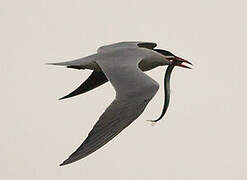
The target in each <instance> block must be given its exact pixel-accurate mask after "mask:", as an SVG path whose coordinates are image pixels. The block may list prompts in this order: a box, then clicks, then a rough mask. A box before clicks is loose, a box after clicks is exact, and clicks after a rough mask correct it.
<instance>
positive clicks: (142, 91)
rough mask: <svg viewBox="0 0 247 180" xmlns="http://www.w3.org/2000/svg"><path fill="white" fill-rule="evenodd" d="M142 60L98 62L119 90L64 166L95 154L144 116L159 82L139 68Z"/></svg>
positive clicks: (110, 59) (116, 89) (123, 58)
mask: <svg viewBox="0 0 247 180" xmlns="http://www.w3.org/2000/svg"><path fill="white" fill-rule="evenodd" d="M140 60H141V59H140V58H138V57H133V56H131V57H129V58H128V57H118V59H114V58H108V59H106V60H103V59H102V60H100V61H97V63H98V64H99V66H100V67H101V69H102V71H103V72H104V73H105V75H106V77H107V78H108V79H109V81H110V82H111V84H112V85H113V87H114V89H115V91H116V97H115V100H114V101H113V102H112V103H111V105H110V106H109V107H108V108H107V109H106V110H105V112H104V113H103V114H102V115H101V117H100V118H99V120H98V121H97V123H96V124H95V125H94V127H93V129H92V130H91V132H90V133H89V134H88V137H87V138H86V139H85V141H84V142H83V143H82V145H81V146H80V147H79V148H78V149H77V150H76V151H75V152H74V153H73V154H72V155H70V156H69V158H68V159H67V160H65V161H64V162H63V163H62V164H61V165H66V164H70V163H72V162H75V161H77V160H79V159H82V158H84V157H86V156H88V155H89V154H91V153H93V152H94V151H96V150H97V149H99V148H100V147H102V146H103V145H105V144H106V143H107V142H109V141H110V140H111V139H113V138H114V137H115V136H116V135H118V134H119V133H120V132H121V131H122V130H123V129H124V128H126V127H127V126H129V125H130V124H131V123H132V122H133V121H134V120H135V119H137V118H138V117H139V116H140V115H141V113H142V112H143V111H144V109H145V107H146V106H147V104H148V102H149V101H150V100H151V99H152V97H153V96H154V95H155V94H156V92H157V90H158V88H159V85H158V83H157V82H156V81H154V80H153V79H151V78H150V77H149V76H147V75H146V74H144V73H143V72H142V71H141V70H140V69H139V68H138V63H139V61H140Z"/></svg>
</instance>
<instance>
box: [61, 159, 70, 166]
mask: <svg viewBox="0 0 247 180" xmlns="http://www.w3.org/2000/svg"><path fill="white" fill-rule="evenodd" d="M72 162H73V161H72ZM72 162H71V161H70V159H69V158H68V159H66V160H64V161H63V162H62V163H61V164H59V166H65V165H68V164H70V163H72Z"/></svg>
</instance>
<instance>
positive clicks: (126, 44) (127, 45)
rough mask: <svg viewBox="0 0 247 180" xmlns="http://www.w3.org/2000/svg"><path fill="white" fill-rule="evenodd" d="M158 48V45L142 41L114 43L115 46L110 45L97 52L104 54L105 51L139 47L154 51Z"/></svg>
mask: <svg viewBox="0 0 247 180" xmlns="http://www.w3.org/2000/svg"><path fill="white" fill-rule="evenodd" d="M156 46H157V44H156V43H153V42H141V41H127V42H119V43H114V44H110V45H106V46H102V47H100V48H98V49H97V52H98V53H100V52H104V51H108V50H111V49H114V48H133V47H135V48H137V47H141V48H147V49H153V48H155V47H156Z"/></svg>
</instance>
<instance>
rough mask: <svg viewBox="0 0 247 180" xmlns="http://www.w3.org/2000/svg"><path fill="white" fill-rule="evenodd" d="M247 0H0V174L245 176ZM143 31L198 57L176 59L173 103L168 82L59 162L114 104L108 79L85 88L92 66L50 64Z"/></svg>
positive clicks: (29, 178)
mask: <svg viewBox="0 0 247 180" xmlns="http://www.w3.org/2000/svg"><path fill="white" fill-rule="evenodd" d="M246 6H247V4H246V1H241V0H235V1H226V0H216V1H215V0H209V1H204V0H199V1H198V0H197V1H196V0H186V1H178V0H173V1H164V0H159V1H143V0H136V1H131V0H124V1H120V0H114V1H113V0H107V1H99V0H98V1H95V0H90V1H89V0H87V1H86V0H84V1H82V0H70V1H61V0H52V1H51V0H49V1H48V0H35V1H31V0H23V1H19V0H16V1H14V0H9V1H4V0H1V7H0V22H1V28H0V32H1V33H0V48H1V53H0V62H1V65H0V82H1V95H0V97H1V101H0V106H1V115H0V117H1V127H0V137H1V140H0V160H1V162H0V169H1V170H0V179H3V180H47V179H59V180H66V179H75V180H77V179H78V180H79V179H80V180H81V179H83V180H84V179H85V180H93V179H109V180H111V179H118V180H126V179H143V180H158V179H169V180H181V179H183V180H184V179H185V180H208V179H210V180H219V179H220V180H233V179H234V180H236V179H247V173H246V162H247V156H246V152H247V145H246V137H247V121H246V120H247V117H246V91H247V86H246V75H247V73H246V65H247V63H246V41H247V35H246V32H247V25H246V17H247V13H246ZM128 40H142V41H153V42H156V43H158V45H159V47H160V48H164V49H168V50H170V51H171V52H173V53H174V54H176V55H178V56H181V57H183V58H185V59H188V60H190V61H192V62H193V63H194V69H193V70H187V69H182V68H176V69H175V70H174V73H173V75H172V79H171V88H172V94H171V105H170V107H169V110H168V112H167V114H166V116H165V118H164V119H163V120H162V121H161V122H160V123H158V124H156V125H155V126H151V125H150V123H148V122H147V121H145V120H146V119H153V118H156V117H158V115H159V114H160V112H161V109H162V105H163V87H162V81H163V75H164V71H165V68H164V67H159V68H156V69H154V70H152V71H150V72H148V73H147V74H149V75H150V76H151V77H152V78H154V79H155V80H156V81H157V82H159V83H160V84H161V86H160V87H161V88H160V90H159V92H158V94H157V95H156V96H155V98H154V99H153V100H152V101H151V102H150V104H149V105H148V107H147V108H146V110H145V112H144V113H143V114H142V115H141V116H140V117H139V118H138V119H137V120H136V121H135V122H134V123H133V124H132V125H131V126H130V127H128V128H127V129H125V130H124V131H123V132H122V133H121V134H120V135H118V136H117V137H116V138H115V139H114V140H113V141H111V142H110V143H108V144H107V145H106V146H104V147H103V148H101V149H100V150H98V151H97V152H95V153H94V154H92V155H90V156H89V157H87V158H85V159H83V160H81V161H78V162H76V163H73V164H71V165H68V166H64V167H59V166H58V165H59V164H60V163H61V162H62V161H63V160H64V159H66V158H67V157H68V156H69V155H70V154H71V153H72V152H73V151H74V150H75V149H76V148H77V147H78V146H79V145H80V144H81V143H82V141H83V140H84V139H85V137H86V136H87V134H88V132H89V131H90V129H91V128H92V126H93V125H94V123H95V122H96V121H97V119H98V117H99V116H100V115H101V114H102V113H103V111H104V110H105V108H106V107H107V106H108V105H109V104H110V103H111V101H112V100H113V98H114V95H115V92H114V90H113V88H112V87H111V85H110V83H108V84H106V85H104V86H102V87H100V88H98V89H95V90H93V91H91V92H88V93H86V94H84V95H82V96H78V97H76V98H71V99H68V100H64V101H58V100H57V99H58V98H59V97H61V96H63V95H65V94H67V93H69V92H70V91H72V90H74V89H75V88H76V87H77V86H78V85H79V84H80V83H81V82H82V81H83V80H85V79H86V78H87V77H88V75H89V74H90V71H77V70H71V69H66V68H62V67H55V66H47V65H44V64H45V63H47V62H60V61H66V60H72V59H75V58H79V57H83V56H87V55H89V54H92V53H94V52H95V51H96V49H97V48H98V47H99V46H102V45H105V44H111V43H115V42H119V41H128Z"/></svg>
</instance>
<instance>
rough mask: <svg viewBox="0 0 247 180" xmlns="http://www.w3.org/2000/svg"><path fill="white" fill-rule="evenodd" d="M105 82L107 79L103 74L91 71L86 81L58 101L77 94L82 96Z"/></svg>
mask: <svg viewBox="0 0 247 180" xmlns="http://www.w3.org/2000/svg"><path fill="white" fill-rule="evenodd" d="M107 81H108V79H107V78H106V76H105V74H104V73H103V72H102V71H100V72H98V71H93V72H92V74H91V75H90V76H89V77H88V78H87V80H86V81H84V82H83V83H82V84H81V85H80V86H79V87H78V88H77V89H75V90H74V91H73V92H71V93H69V94H68V95H66V96H64V97H62V98H60V99H59V100H61V99H66V98H70V97H73V96H77V95H79V94H83V93H85V92H88V91H90V90H92V89H94V88H96V87H98V86H100V85H102V84H104V83H106V82H107Z"/></svg>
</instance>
